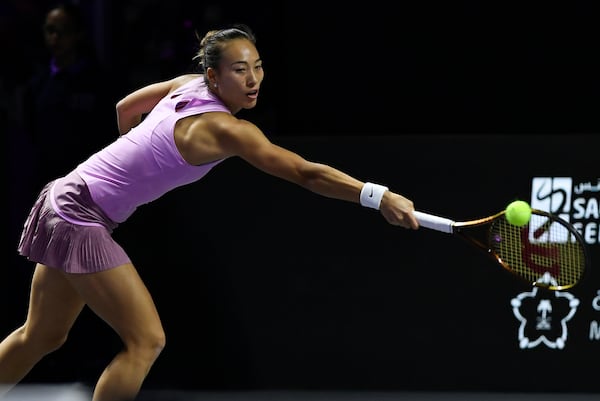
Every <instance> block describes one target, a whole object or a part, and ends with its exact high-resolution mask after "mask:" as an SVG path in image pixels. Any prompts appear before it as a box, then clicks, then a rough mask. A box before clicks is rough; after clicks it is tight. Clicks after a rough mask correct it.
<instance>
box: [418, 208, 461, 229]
mask: <svg viewBox="0 0 600 401" xmlns="http://www.w3.org/2000/svg"><path fill="white" fill-rule="evenodd" d="M413 214H414V215H415V217H416V218H417V221H418V222H419V225H420V226H421V227H425V228H429V229H431V230H437V231H442V232H444V233H449V234H451V233H453V232H454V229H453V225H454V220H450V219H447V218H445V217H440V216H435V215H433V214H429V213H424V212H418V211H416V210H415V211H414V212H413Z"/></svg>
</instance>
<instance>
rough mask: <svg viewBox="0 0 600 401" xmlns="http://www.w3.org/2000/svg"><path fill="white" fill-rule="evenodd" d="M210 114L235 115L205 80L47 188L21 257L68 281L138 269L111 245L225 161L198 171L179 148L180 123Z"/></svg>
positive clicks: (168, 100) (33, 212)
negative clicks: (142, 210)
mask: <svg viewBox="0 0 600 401" xmlns="http://www.w3.org/2000/svg"><path fill="white" fill-rule="evenodd" d="M206 112H225V113H230V111H229V109H228V108H227V107H226V106H225V105H224V104H223V103H222V102H221V101H220V100H219V99H218V98H217V97H215V96H214V95H212V94H211V93H210V92H209V91H208V90H207V88H206V85H205V83H204V79H203V78H202V77H199V78H197V79H193V80H191V81H189V82H188V83H186V84H185V85H183V86H181V87H180V88H178V89H177V90H176V91H174V92H173V93H171V94H169V95H168V96H166V97H164V98H163V99H162V100H161V101H160V102H159V103H158V104H157V105H156V106H155V107H154V109H153V110H152V111H151V112H150V113H149V114H148V115H147V116H146V118H145V119H144V120H143V121H142V122H141V123H140V124H139V125H138V126H137V127H135V128H133V129H132V130H131V131H129V132H128V133H127V134H126V135H123V136H121V137H119V138H118V139H117V140H116V141H115V142H113V143H112V144H110V145H108V146H106V147H105V148H103V149H102V150H100V151H99V152H97V153H95V154H93V155H92V156H90V157H89V158H88V159H87V160H86V161H84V162H83V163H81V164H80V165H79V166H77V167H76V168H75V170H73V171H72V172H71V173H69V174H67V175H66V176H64V177H62V178H59V179H57V180H55V181H53V182H51V183H49V184H47V185H46V186H45V187H44V188H43V189H42V191H41V192H40V195H39V197H38V199H37V200H36V202H35V204H34V206H33V207H32V209H31V212H30V214H29V216H28V217H27V219H26V221H25V225H24V229H23V232H22V234H21V240H20V242H19V247H18V251H19V253H20V254H21V255H23V256H26V257H27V258H28V259H29V260H31V261H34V262H37V263H42V264H44V265H47V266H49V267H53V268H58V269H61V270H64V271H66V272H68V273H91V272H97V271H102V270H107V269H110V268H113V267H116V266H120V265H122V264H125V263H130V259H129V257H128V256H127V254H126V252H125V251H124V250H123V248H121V246H120V245H119V244H117V243H116V242H115V241H114V239H113V238H112V237H111V234H112V232H113V230H114V229H115V228H116V227H117V226H118V224H119V223H122V222H124V221H125V220H127V218H129V216H131V215H132V214H133V213H134V212H135V210H136V209H137V207H139V206H141V205H143V204H146V203H149V202H152V201H153V200H155V199H157V198H159V197H161V196H162V195H163V194H165V193H167V192H169V191H170V190H172V189H174V188H177V187H180V186H182V185H186V184H189V183H192V182H195V181H198V180H199V179H201V178H202V177H204V176H205V175H206V174H207V173H208V172H209V171H210V170H211V169H212V168H213V167H214V166H215V165H217V164H218V163H220V162H221V161H222V160H215V161H213V162H210V163H207V164H203V165H199V166H193V165H190V164H189V163H187V162H186V161H185V160H184V159H183V158H182V157H181V154H180V153H179V151H178V150H177V147H176V145H175V139H174V136H173V131H174V127H175V123H176V122H177V121H178V120H179V119H181V118H184V117H187V116H190V115H195V114H202V113H206Z"/></svg>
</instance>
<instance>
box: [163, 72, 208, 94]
mask: <svg viewBox="0 0 600 401" xmlns="http://www.w3.org/2000/svg"><path fill="white" fill-rule="evenodd" d="M197 79H204V76H203V75H202V74H184V75H179V76H177V77H175V78H172V79H170V80H169V81H167V82H168V83H169V84H170V85H171V91H174V90H176V89H178V88H180V87H182V86H183V85H185V84H187V83H188V82H190V81H194V80H197Z"/></svg>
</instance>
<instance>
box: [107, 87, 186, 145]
mask: <svg viewBox="0 0 600 401" xmlns="http://www.w3.org/2000/svg"><path fill="white" fill-rule="evenodd" d="M197 76H198V75H183V76H179V77H176V78H173V79H170V80H167V81H162V82H157V83H154V84H150V85H147V86H144V87H143V88H140V89H138V90H136V91H134V92H132V93H130V94H128V95H127V96H125V97H124V98H123V99H121V100H119V101H118V102H117V106H116V109H117V126H118V128H119V134H121V135H125V134H126V133H127V132H129V130H130V129H131V128H133V127H135V126H136V125H138V124H139V123H140V121H142V117H143V115H144V114H147V113H149V112H150V110H152V109H153V108H154V106H156V104H157V103H158V102H159V101H160V99H162V98H163V97H165V96H166V95H168V94H169V93H170V92H172V91H173V90H174V89H176V88H178V87H179V86H181V85H183V84H184V83H185V82H187V81H189V80H190V79H193V78H195V77H197Z"/></svg>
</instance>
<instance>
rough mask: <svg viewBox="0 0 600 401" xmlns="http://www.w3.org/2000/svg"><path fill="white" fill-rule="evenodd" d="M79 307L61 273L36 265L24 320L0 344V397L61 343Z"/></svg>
mask: <svg viewBox="0 0 600 401" xmlns="http://www.w3.org/2000/svg"><path fill="white" fill-rule="evenodd" d="M83 306H84V303H83V300H82V299H81V297H80V296H79V294H78V293H77V291H75V289H74V288H73V286H72V285H71V284H70V283H69V282H68V281H67V279H66V278H65V276H64V274H63V273H62V272H61V271H59V270H56V269H53V268H49V267H47V266H44V265H41V264H38V265H37V266H36V268H35V272H34V274H33V279H32V281H31V292H30V296H29V310H28V312H27V320H26V321H25V323H24V324H23V326H21V327H19V328H18V329H16V330H15V331H13V332H12V333H11V334H10V335H9V336H8V337H6V338H5V339H4V341H2V342H1V343H0V396H1V395H2V392H3V391H4V392H6V391H8V390H9V389H10V388H11V387H12V386H14V384H16V383H18V382H19V381H20V380H21V379H23V377H25V375H26V374H27V373H28V372H29V371H30V370H31V369H32V368H33V366H34V365H35V364H36V363H37V362H38V361H39V360H40V359H42V358H43V357H44V356H45V355H47V354H48V353H50V352H52V351H54V350H55V349H57V348H59V347H60V346H61V345H62V344H63V343H64V342H65V340H66V339H67V334H68V333H69V330H70V329H71V327H72V326H73V323H74V322H75V319H77V316H78V315H79V313H80V312H81V310H82V308H83Z"/></svg>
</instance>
